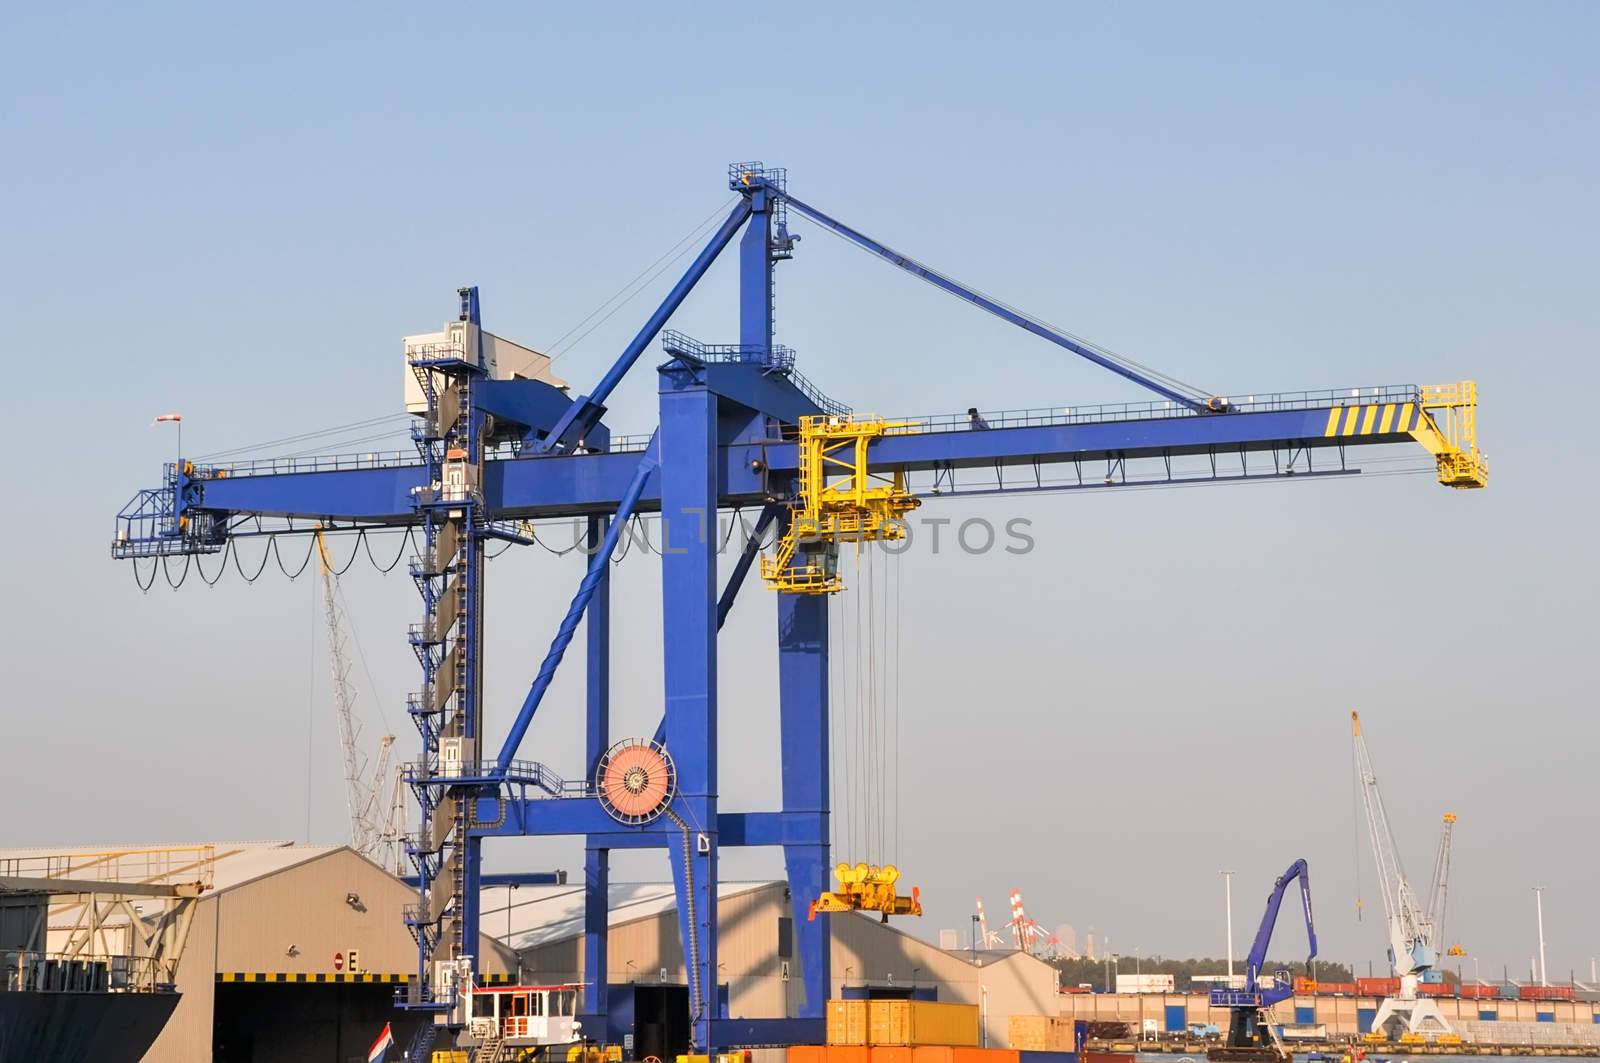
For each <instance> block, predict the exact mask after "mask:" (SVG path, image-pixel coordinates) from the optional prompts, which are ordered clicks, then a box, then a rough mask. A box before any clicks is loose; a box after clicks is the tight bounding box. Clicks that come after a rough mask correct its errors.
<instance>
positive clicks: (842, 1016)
mask: <svg viewBox="0 0 1600 1063" xmlns="http://www.w3.org/2000/svg"><path fill="white" fill-rule="evenodd" d="M828 1043H829V1044H830V1045H864V1044H866V1043H867V1002H866V1001H865V1000H830V1001H828Z"/></svg>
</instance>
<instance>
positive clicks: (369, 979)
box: [217, 971, 511, 985]
mask: <svg viewBox="0 0 1600 1063" xmlns="http://www.w3.org/2000/svg"><path fill="white" fill-rule="evenodd" d="M415 977H416V975H412V974H377V973H374V972H371V971H358V972H355V973H353V974H352V973H348V972H340V973H332V972H327V971H312V972H306V971H292V972H286V971H218V972H217V981H219V982H257V983H266V984H283V985H336V984H363V983H365V984H373V985H401V984H403V983H405V982H409V981H411V980H412V979H413V978H415ZM478 981H479V982H481V983H482V984H484V985H510V984H511V976H510V975H509V974H484V975H479V976H478Z"/></svg>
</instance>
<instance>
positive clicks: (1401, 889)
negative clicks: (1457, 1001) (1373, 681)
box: [1350, 712, 1434, 978]
mask: <svg viewBox="0 0 1600 1063" xmlns="http://www.w3.org/2000/svg"><path fill="white" fill-rule="evenodd" d="M1350 723H1351V728H1352V731H1353V733H1354V736H1355V761H1356V785H1357V786H1358V787H1359V788H1360V791H1361V804H1362V807H1363V808H1365V810H1366V814H1367V833H1368V835H1369V836H1370V838H1371V840H1372V859H1373V861H1374V863H1376V864H1377V867H1378V889H1379V893H1380V895H1381V896H1382V898H1383V912H1384V917H1385V919H1386V921H1387V923H1388V928H1389V962H1390V963H1392V964H1393V965H1394V969H1395V973H1396V974H1398V975H1400V976H1401V977H1402V978H1403V977H1405V976H1406V975H1411V974H1420V973H1421V972H1423V971H1426V970H1429V969H1431V968H1432V967H1433V962H1434V955H1433V933H1432V930H1433V928H1432V926H1431V925H1430V924H1429V922H1428V917H1427V915H1426V913H1424V912H1423V910H1422V905H1421V904H1420V903H1418V900H1417V895H1416V892H1415V891H1414V890H1413V889H1412V888H1411V882H1410V880H1409V879H1407V878H1406V872H1405V868H1404V867H1403V866H1401V863H1400V849H1399V846H1397V845H1396V844H1395V840H1394V832H1393V831H1392V830H1391V829H1390V827H1389V814H1388V812H1387V811H1386V810H1385V809H1384V807H1383V794H1382V793H1381V792H1380V791H1379V789H1378V775H1377V772H1376V771H1375V769H1374V768H1373V766H1372V755H1371V754H1370V753H1369V752H1368V750H1367V740H1366V736H1365V735H1363V734H1362V732H1361V714H1360V713H1358V712H1351V713H1350Z"/></svg>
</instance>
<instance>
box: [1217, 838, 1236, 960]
mask: <svg viewBox="0 0 1600 1063" xmlns="http://www.w3.org/2000/svg"><path fill="white" fill-rule="evenodd" d="M1217 873H1218V874H1219V875H1221V876H1222V890H1223V895H1224V897H1225V898H1226V899H1225V901H1224V902H1223V903H1224V904H1225V905H1226V907H1227V920H1228V988H1229V989H1232V988H1233V871H1232V870H1230V869H1228V868H1223V869H1222V870H1221V871H1219V872H1217Z"/></svg>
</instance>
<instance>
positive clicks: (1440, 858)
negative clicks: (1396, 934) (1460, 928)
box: [1428, 812, 1467, 956]
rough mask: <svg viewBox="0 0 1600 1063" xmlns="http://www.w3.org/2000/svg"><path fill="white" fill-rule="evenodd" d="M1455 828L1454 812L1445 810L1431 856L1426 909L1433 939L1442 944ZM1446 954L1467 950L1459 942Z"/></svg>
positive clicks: (1465, 952)
mask: <svg viewBox="0 0 1600 1063" xmlns="http://www.w3.org/2000/svg"><path fill="white" fill-rule="evenodd" d="M1455 829H1456V814H1455V813H1454V812H1446V813H1445V814H1444V825H1443V826H1442V827H1441V828H1440V830H1439V848H1438V850H1437V851H1435V853H1434V856H1433V885H1432V886H1431V887H1430V888H1429V889H1428V911H1429V912H1430V913H1431V914H1432V916H1433V940H1434V941H1436V942H1438V943H1439V944H1441V945H1442V944H1444V943H1445V942H1446V941H1448V940H1449V938H1448V937H1447V936H1446V934H1445V932H1444V917H1445V911H1446V910H1447V909H1448V908H1449V902H1450V844H1451V839H1452V836H1453V835H1454V834H1455ZM1444 954H1445V955H1446V956H1465V955H1466V954H1467V950H1466V949H1464V948H1462V947H1461V945H1460V944H1455V945H1451V946H1450V947H1449V948H1447V949H1445V953H1444Z"/></svg>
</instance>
